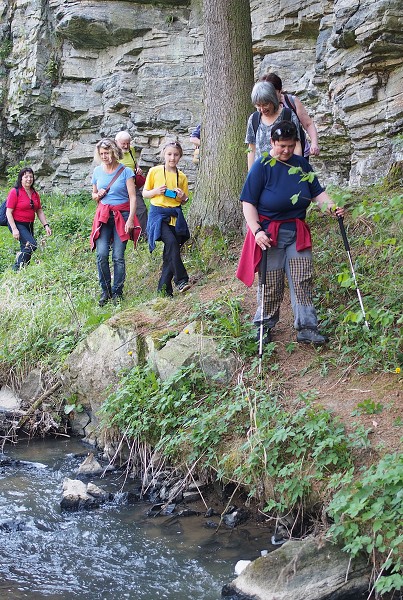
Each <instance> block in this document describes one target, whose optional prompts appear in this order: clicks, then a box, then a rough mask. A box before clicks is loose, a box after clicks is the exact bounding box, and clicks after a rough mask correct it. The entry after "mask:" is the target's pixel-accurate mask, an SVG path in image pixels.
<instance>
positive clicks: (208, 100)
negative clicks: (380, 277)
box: [189, 0, 253, 231]
mask: <svg viewBox="0 0 403 600" xmlns="http://www.w3.org/2000/svg"><path fill="white" fill-rule="evenodd" d="M203 11H204V15H203V19H204V23H205V25H204V63H203V64H204V66H203V69H204V89H203V100H204V112H203V121H202V127H201V145H200V164H199V172H198V175H197V181H196V189H195V195H194V199H193V203H192V207H191V211H190V215H189V220H190V224H191V227H192V228H193V229H195V227H200V226H201V227H212V226H218V227H219V229H220V230H221V231H224V230H226V231H228V230H232V231H234V230H235V231H236V230H240V228H241V224H242V222H243V219H242V210H241V206H240V204H241V203H240V202H239V194H240V191H241V189H242V185H243V182H244V180H245V176H246V173H247V157H246V146H245V143H244V140H245V131H246V123H247V119H248V116H249V114H250V113H251V110H252V107H251V101H250V93H251V90H252V86H253V60H252V33H251V17H250V4H249V0H204V1H203Z"/></svg>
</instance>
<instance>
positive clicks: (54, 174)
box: [0, 0, 403, 191]
mask: <svg viewBox="0 0 403 600" xmlns="http://www.w3.org/2000/svg"><path fill="white" fill-rule="evenodd" d="M401 7H402V2H401V1H400V0H362V1H361V2H360V3H359V4H358V3H351V2H349V1H348V0H336V1H335V2H331V1H329V0H292V1H291V0H281V2H273V1H272V0H251V9H252V24H253V40H254V55H255V66H256V76H259V75H260V74H261V73H262V72H264V71H266V70H268V69H271V70H274V71H276V72H278V73H279V74H280V76H281V77H282V79H283V82H284V84H285V85H284V87H285V88H286V89H287V91H289V92H295V93H296V94H297V95H298V96H299V97H300V98H301V100H302V101H303V102H304V103H305V104H306V106H307V107H308V108H309V110H310V112H311V114H312V115H314V116H315V122H316V124H317V127H318V130H319V134H320V144H321V147H322V151H321V155H320V157H319V158H318V159H315V161H313V162H314V166H315V168H316V169H317V170H319V171H322V172H324V173H325V174H326V177H325V180H326V181H329V180H330V179H332V180H334V181H338V182H341V181H349V182H350V183H351V184H359V183H363V182H370V181H374V180H375V179H376V178H378V177H379V176H382V175H384V174H386V173H387V171H388V169H389V167H390V165H391V164H392V163H393V162H396V161H400V160H401V159H402V149H401V148H402V145H400V148H399V136H398V134H399V133H400V132H402V130H403V86H402V82H403V61H402V38H403V33H402V32H403V27H402V25H403V16H402V11H401ZM0 15H1V23H0V79H1V83H2V85H1V90H2V92H1V99H2V102H1V122H0V138H1V155H0V175H2V176H4V172H5V168H6V167H7V166H8V165H10V164H14V163H15V162H17V161H18V160H21V159H23V158H26V159H27V160H28V161H29V162H30V163H31V164H32V165H33V167H34V169H35V171H36V172H37V174H38V175H39V178H40V183H41V185H42V186H43V187H45V188H46V189H47V190H50V189H51V188H52V187H53V189H61V190H63V191H65V190H67V189H69V190H71V191H78V190H80V189H83V188H86V189H90V174H91V171H92V156H93V150H94V145H95V143H96V141H98V140H99V139H100V137H101V136H114V135H115V133H116V132H117V131H118V130H120V129H129V131H130V132H131V133H132V135H133V138H134V140H135V144H136V147H137V148H138V151H139V152H141V158H140V164H142V165H143V166H146V167H147V166H151V165H153V164H155V163H156V162H157V160H158V147H159V144H160V142H161V140H162V138H163V137H164V136H165V135H166V134H167V133H173V134H175V135H178V137H179V138H180V139H181V140H182V141H183V143H184V146H185V151H186V152H185V158H184V160H183V162H182V168H183V169H184V170H185V171H186V172H187V173H188V174H189V176H190V180H191V181H192V179H193V178H194V174H195V172H194V165H193V164H192V162H191V152H192V147H191V144H189V142H188V136H189V132H190V131H191V129H192V128H193V127H194V126H195V125H196V124H197V123H198V122H199V120H200V115H201V109H202V68H203V65H202V58H203V35H202V25H203V21H202V11H201V0H172V1H171V0H165V1H159V2H158V3H157V2H153V1H151V0H150V1H148V2H147V1H144V0H143V1H142V2H137V0H132V1H127V0H126V1H120V0H109V1H108V0H80V1H78V0H9V1H7V2H6V1H2V0H0ZM233 101H236V100H235V99H231V98H229V108H230V105H231V102H233ZM240 143H243V140H240Z"/></svg>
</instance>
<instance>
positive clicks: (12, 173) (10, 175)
mask: <svg viewBox="0 0 403 600" xmlns="http://www.w3.org/2000/svg"><path fill="white" fill-rule="evenodd" d="M24 167H29V163H28V162H27V161H26V160H20V162H19V163H18V164H16V165H13V166H9V167H7V169H6V173H7V185H8V187H14V185H15V183H16V181H17V177H18V173H19V172H20V171H21V169H23V168H24Z"/></svg>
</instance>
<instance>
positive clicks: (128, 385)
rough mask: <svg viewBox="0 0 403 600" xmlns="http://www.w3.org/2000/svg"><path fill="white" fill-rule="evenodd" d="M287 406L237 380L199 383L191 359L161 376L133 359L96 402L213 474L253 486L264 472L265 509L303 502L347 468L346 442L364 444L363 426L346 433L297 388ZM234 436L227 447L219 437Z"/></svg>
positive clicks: (125, 425) (122, 426)
mask: <svg viewBox="0 0 403 600" xmlns="http://www.w3.org/2000/svg"><path fill="white" fill-rule="evenodd" d="M299 404H300V406H298V407H297V408H296V410H292V411H290V410H287V409H286V408H285V407H284V406H283V405H282V403H281V401H280V400H279V399H278V398H277V397H276V396H275V395H273V394H269V393H268V392H267V391H266V390H263V389H262V390H256V389H253V388H245V386H244V385H242V384H238V385H235V386H233V387H227V388H225V389H224V388H222V387H221V386H219V385H213V384H209V385H207V384H206V382H205V380H204V376H203V374H202V373H200V372H199V371H198V370H197V369H196V368H195V366H194V365H190V366H189V367H187V368H184V369H182V370H181V371H179V372H178V373H176V374H175V375H174V376H173V377H171V378H170V379H169V380H167V381H165V382H161V381H160V380H159V379H158V377H157V376H156V374H155V372H154V371H152V370H151V369H150V368H149V367H145V368H141V367H135V368H134V369H132V370H131V371H130V372H129V373H128V374H126V375H125V376H124V377H123V379H122V381H121V383H120V385H119V389H118V390H117V391H116V392H114V393H112V394H111V395H110V396H109V397H108V399H107V400H106V402H105V403H104V405H103V407H102V409H101V413H102V420H103V423H104V424H105V425H108V426H110V425H112V426H114V427H117V429H118V431H120V432H125V434H126V435H127V436H128V437H133V438H135V439H138V440H139V441H143V442H144V441H146V442H148V443H151V444H152V445H153V446H154V447H155V448H156V449H157V450H160V451H162V452H163V453H164V455H166V456H168V457H170V458H178V457H180V458H181V460H184V461H185V462H186V463H187V464H189V463H192V462H199V461H200V460H201V459H203V464H204V466H205V468H212V469H214V470H215V471H217V474H218V477H219V478H220V479H224V480H225V479H227V480H235V481H237V482H238V483H240V484H241V485H243V486H245V487H246V489H248V490H249V494H250V495H251V496H256V495H258V493H259V489H260V488H261V484H262V482H267V480H270V482H271V483H270V488H271V490H272V492H271V494H270V497H267V498H266V500H267V504H266V508H265V510H267V511H269V510H270V511H272V510H276V511H278V512H283V511H284V510H289V509H290V508H292V507H293V506H295V505H296V504H302V503H304V502H307V501H308V499H309V496H310V495H311V494H312V491H313V488H314V487H315V488H316V489H317V488H318V485H319V484H320V485H321V487H322V488H326V486H327V484H328V482H329V477H330V475H331V474H332V473H334V472H335V471H337V470H339V471H340V470H341V471H343V472H344V471H346V470H347V469H349V468H351V465H352V462H351V460H352V459H351V456H352V450H353V449H354V448H357V447H360V448H362V447H365V446H366V445H367V438H366V435H365V433H363V432H361V431H360V430H359V429H355V431H354V433H352V434H346V431H345V429H344V427H343V426H342V424H341V423H339V422H338V421H337V420H334V419H333V417H332V415H331V414H330V413H329V412H328V411H325V410H323V409H318V408H315V407H314V406H313V403H312V397H311V396H309V395H301V396H300V398H299ZM234 439H236V440H238V446H237V447H236V448H234V447H232V444H229V445H228V444H227V443H226V440H234Z"/></svg>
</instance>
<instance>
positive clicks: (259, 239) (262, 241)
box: [255, 231, 271, 250]
mask: <svg viewBox="0 0 403 600" xmlns="http://www.w3.org/2000/svg"><path fill="white" fill-rule="evenodd" d="M255 241H256V244H257V245H258V246H259V247H260V248H261V249H262V250H264V249H265V248H271V244H270V238H269V237H267V235H266V234H265V232H264V231H259V233H257V234H256V235H255Z"/></svg>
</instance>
